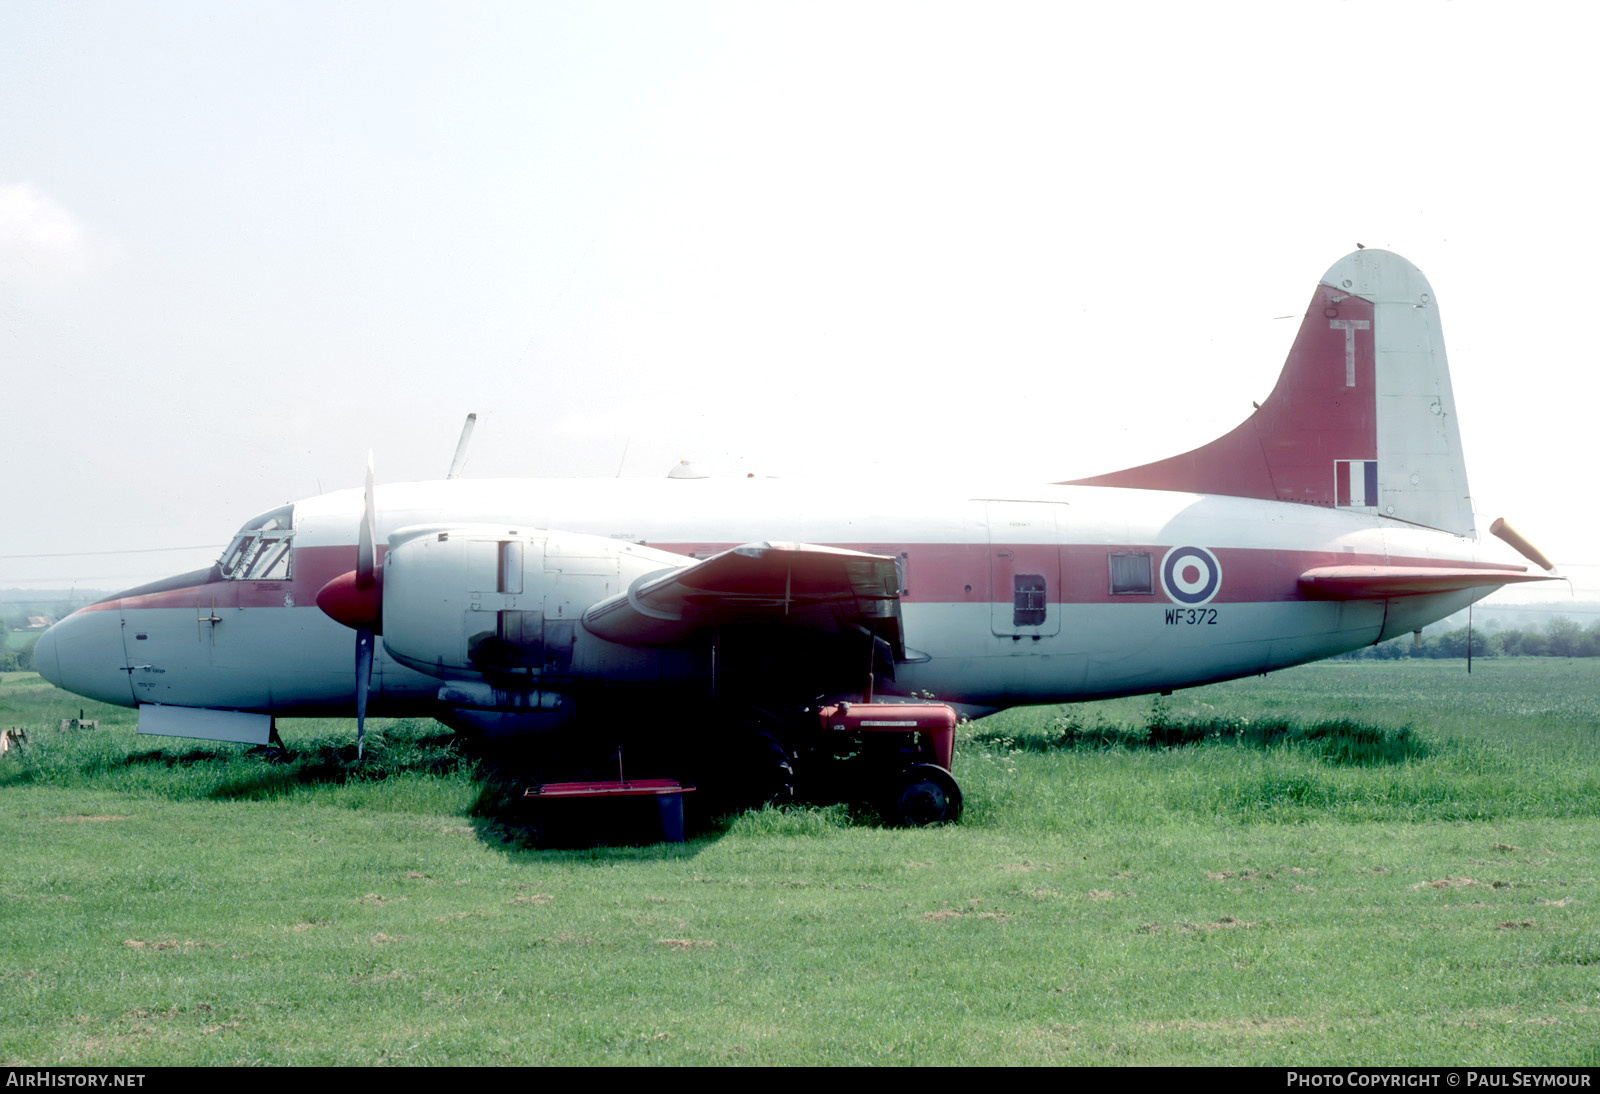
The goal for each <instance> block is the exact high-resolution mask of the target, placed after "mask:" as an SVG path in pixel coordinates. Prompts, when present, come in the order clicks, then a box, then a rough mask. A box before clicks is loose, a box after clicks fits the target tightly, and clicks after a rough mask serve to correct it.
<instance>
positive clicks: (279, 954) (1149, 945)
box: [0, 659, 1600, 1066]
mask: <svg viewBox="0 0 1600 1094" xmlns="http://www.w3.org/2000/svg"><path fill="white" fill-rule="evenodd" d="M80 706H88V704H84V703H82V702H81V701H80V700H78V699H76V698H74V697H71V696H66V695H63V694H62V693H60V692H56V691H55V690H54V689H51V688H49V687H48V686H47V685H44V684H43V683H41V682H39V681H38V678H37V677H34V676H32V675H31V674H6V676H5V678H3V679H0V727H7V726H12V725H22V726H26V728H27V729H28V732H29V737H30V740H29V745H28V746H27V749H26V751H24V752H22V753H20V754H13V755H9V756H6V757H4V758H0V795H3V800H4V805H5V808H4V809H0V837H3V838H4V846H5V847H6V848H7V849H8V854H7V856H6V857H5V859H4V860H3V861H0V908H4V910H5V913H6V916H5V922H6V927H7V932H6V941H5V944H4V962H3V964H0V1062H3V1063H8V1064H27V1065H38V1064H85V1065H87V1064H236V1063H300V1064H330V1063H331V1064H339V1063H357V1064H359V1063H379V1062H393V1063H413V1064H441V1063H487V1064H495V1063H547V1062H548V1063H569V1064H591V1063H647V1064H658V1063H756V1064H792V1063H919V1064H952V1063H1070V1064H1104V1063H1131V1064H1193V1063H1227V1064H1235V1063H1242V1064H1252V1063H1253V1064H1290V1063H1295V1064H1329V1065H1333V1064H1341V1065H1342V1064H1478V1065H1489V1064H1502V1065H1511V1064H1569V1065H1573V1064H1584V1065H1590V1066H1593V1065H1596V1064H1600V1052H1597V1049H1596V1046H1597V1045H1600V895H1597V894H1600V886H1597V884H1596V875H1597V872H1600V867H1597V866H1596V863H1597V862H1600V822H1597V821H1596V820H1595V817H1594V812H1595V805H1594V803H1595V802H1596V801H1597V800H1600V798H1597V796H1596V791H1597V790H1600V749H1597V747H1596V745H1597V744H1600V739H1597V738H1600V665H1597V664H1596V663H1595V662H1593V661H1587V662H1585V661H1572V662H1555V661H1548V660H1545V659H1528V660H1504V661H1495V662H1480V663H1476V664H1475V665H1474V672H1473V674H1472V676H1471V677H1468V676H1467V675H1466V673H1465V672H1464V670H1463V668H1462V666H1461V664H1460V663H1459V662H1454V663H1452V662H1428V663H1426V664H1420V663H1409V662H1407V663H1399V664H1394V663H1384V662H1338V663H1327V664H1323V665H1316V666H1308V667H1306V668H1303V669H1298V670H1294V671H1292V672H1287V673H1281V674H1276V675H1274V676H1272V677H1269V678H1265V679H1254V680H1246V681H1236V682H1234V683H1230V684H1224V685H1216V686H1214V687H1209V688H1202V689H1196V690H1194V691H1189V692H1180V693H1178V694H1177V695H1175V696H1173V697H1171V698H1169V699H1165V700H1162V701H1160V702H1159V703H1153V702H1152V701H1151V700H1149V699H1139V700H1133V699H1130V700H1118V701H1115V702H1110V703H1101V704H1084V705H1079V706H1075V707H1065V708H1063V707H1053V708H1034V709H1029V710H1019V711H1014V712H1009V713H1007V714H1004V715H999V716H996V717H995V718H991V719H987V720H985V721H983V722H980V723H976V724H974V725H972V726H969V727H966V728H965V729H963V731H962V734H961V739H960V742H959V755H958V758H957V761H956V769H957V774H958V776H959V777H960V778H961V781H962V785H963V787H964V789H965V791H966V798H967V813H966V816H965V818H964V820H963V822H962V824H960V825H958V826H953V827H947V828H939V829H929V830H916V831H903V830H893V829H884V828H879V827H876V826H874V825H871V824H869V823H864V822H863V821H862V820H861V819H860V818H859V817H858V816H856V815H854V814H852V812H851V811H850V810H849V809H847V808H845V807H843V806H827V807H807V808H793V809H789V810H787V811H775V810H764V811H761V812H753V813H747V814H744V815H741V816H738V817H735V818H730V819H728V820H726V821H724V822H722V823H721V824H720V825H718V826H717V827H716V828H715V829H714V830H713V831H712V832H710V833H709V834H707V835H704V836H702V837H701V838H698V839H694V840H691V841H690V842H688V843H686V844H682V845H660V846H646V847H619V848H595V849H589V850H567V851H549V850H544V851H541V850H536V849H532V848H530V847H529V846H527V844H526V841H525V840H523V839H522V838H520V834H519V832H518V830H517V829H516V828H515V827H513V826H512V825H510V824H509V823H508V820H509V818H508V817H507V816H505V815H504V813H503V812H502V810H501V807H500V803H501V802H503V801H504V800H505V798H506V797H507V793H506V787H505V785H504V784H503V783H502V782H501V781H500V780H498V779H497V778H496V776H495V775H494V774H493V773H492V772H489V771H487V770H486V769H485V768H484V767H483V766H482V765H481V764H478V763H475V762H474V761H472V760H471V759H470V758H468V757H465V756H463V755H461V753H460V752H459V750H457V749H456V748H455V746H454V744H453V742H452V741H451V740H450V739H449V737H448V736H447V735H445V734H443V733H442V732H441V731H439V730H438V729H437V727H435V726H433V725H432V724H431V723H425V722H398V723H389V724H388V725H387V726H386V727H383V728H381V729H380V730H379V731H378V732H376V733H373V734H371V738H372V743H373V747H372V748H371V749H370V750H369V762H367V763H364V764H361V765H359V766H358V765H356V764H355V762H354V759H353V748H352V743H351V739H350V738H351V734H350V728H349V724H348V723H344V722H337V721H329V722H307V723H287V724H285V726H284V735H285V738H286V739H287V741H288V743H289V745H290V746H291V758H290V760H289V761H288V762H286V763H271V762H268V761H265V760H262V759H260V758H256V757H251V756H248V755H246V750H244V749H243V748H241V747H236V746H228V745H211V744H207V743H205V742H189V741H169V740H167V739H165V738H138V737H136V736H134V735H133V733H132V730H131V726H132V717H131V712H128V711H121V710H117V709H115V708H91V709H89V710H88V711H87V716H88V717H91V718H93V717H99V718H101V719H102V722H101V725H102V728H101V729H100V730H99V731H96V732H87V733H80V734H67V735H63V734H60V733H59V732H58V731H57V730H56V729H55V728H54V726H55V723H56V721H57V720H58V719H59V718H62V717H71V716H75V715H76V714H77V712H78V708H79V707H80Z"/></svg>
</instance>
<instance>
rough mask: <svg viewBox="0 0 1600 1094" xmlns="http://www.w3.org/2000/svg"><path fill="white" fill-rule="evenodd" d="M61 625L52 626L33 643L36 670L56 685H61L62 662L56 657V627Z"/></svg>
mask: <svg viewBox="0 0 1600 1094" xmlns="http://www.w3.org/2000/svg"><path fill="white" fill-rule="evenodd" d="M59 626H61V624H60V623H57V624H55V625H54V626H52V627H51V628H50V629H49V630H47V631H45V632H44V633H43V634H41V635H40V636H39V640H38V641H37V642H35V643H34V644H33V669H34V671H35V672H37V673H38V674H39V675H40V676H43V677H44V678H45V679H46V680H48V681H50V682H51V683H52V684H54V685H55V686H56V687H60V686H61V662H60V661H59V660H58V659H57V657H56V627H59Z"/></svg>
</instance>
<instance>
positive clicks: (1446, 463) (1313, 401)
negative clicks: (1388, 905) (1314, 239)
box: [1072, 250, 1474, 536]
mask: <svg viewBox="0 0 1600 1094" xmlns="http://www.w3.org/2000/svg"><path fill="white" fill-rule="evenodd" d="M1072 484H1073V485H1080V486H1124V487H1133V488H1138V489H1145V490H1181V491H1189V492H1193V493H1198V494H1225V495H1229V496H1232V497H1244V498H1263V499H1266V500H1269V501H1289V502H1297V503H1300V504H1304V505H1320V506H1325V507H1329V508H1342V509H1355V510H1359V511H1365V512H1371V513H1376V514H1380V515H1382V516H1387V517H1393V518H1395V519H1397V520H1403V521H1407V522H1409V523H1412V524H1420V525H1424V526H1426V527H1429V528H1437V529H1440V530H1442V531H1446V532H1452V533H1454V534H1456V535H1463V536H1470V535H1473V534H1474V526H1473V517H1472V504H1471V500H1470V498H1469V496H1468V491H1467V476H1466V467H1465V464H1464V462H1463V460H1462V455H1461V437H1460V432H1459V430H1458V429H1457V427H1456V418H1455V399H1454V397H1453V395H1452V394H1451V391H1450V370H1449V365H1448V362H1447V360H1446V357H1445V350H1444V336H1443V332H1442V328H1441V327H1440V323H1439V309H1438V303H1437V301H1436V300H1435V298H1434V294H1433V289H1432V287H1431V286H1429V284H1428V280H1427V278H1425V277H1423V275H1422V272H1421V271H1420V270H1418V269H1417V268H1416V267H1415V266H1413V265H1412V264H1411V263H1409V262H1407V261H1406V260H1405V259H1403V258H1401V257H1400V256H1399V255H1396V254H1391V253H1390V252H1388V251H1379V250H1360V251H1356V252H1354V253H1352V254H1348V255H1346V256H1345V257H1344V258H1342V259H1340V260H1339V261H1338V262H1336V263H1334V264H1333V267H1332V268H1331V269H1329V270H1328V272H1327V273H1326V274H1324V275H1323V277H1322V280H1321V282H1320V283H1319V284H1318V285H1317V289H1316V292H1315V293H1314V294H1313V295H1312V298H1311V304H1310V306H1309V307H1308V308H1307V309H1306V315H1305V319H1304V320H1303V321H1302V322H1301V324H1300V331H1299V333H1298V334H1297V335H1296V337H1295V341H1294V345H1293V346H1292V347H1291V348H1290V350H1289V356H1288V358H1287V360H1286V361H1285V362H1284V366H1283V371H1282V372H1281V373H1280V374H1279V376H1278V382H1277V385H1276V386H1275V387H1274V388H1273V389H1272V394H1271V395H1269V396H1267V400H1266V402H1264V403H1262V404H1261V405H1260V407H1259V408H1257V410H1256V412H1255V413H1254V414H1252V415H1251V416H1250V417H1249V418H1248V419H1246V420H1245V421H1244V422H1243V423H1242V424H1240V425H1239V426H1238V427H1237V428H1235V429H1233V430H1232V431H1230V432H1228V433H1226V434H1224V435H1223V436H1221V437H1219V438H1217V439H1216V440H1214V441H1212V442H1210V443H1209V444H1205V445H1202V446H1200V447H1199V448H1196V449H1193V450H1191V451H1189V452H1185V453H1183V454H1181V455H1178V456H1172V457H1169V458H1168V459H1164V460H1158V461H1156V462H1155V463H1148V464H1143V465H1141V466H1139V467H1132V468H1128V469H1126V470H1123V471H1115V472H1112V473H1110V474H1107V475H1097V476H1094V477H1092V478H1086V479H1075V480H1072Z"/></svg>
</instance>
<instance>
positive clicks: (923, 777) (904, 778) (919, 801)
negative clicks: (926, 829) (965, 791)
mask: <svg viewBox="0 0 1600 1094" xmlns="http://www.w3.org/2000/svg"><path fill="white" fill-rule="evenodd" d="M894 785H895V790H894V793H893V795H892V796H891V797H890V799H889V808H888V810H887V815H888V819H889V820H891V821H893V822H894V823H896V824H904V825H915V826H919V827H920V826H923V825H929V824H954V823H955V822H956V821H958V820H960V819H961V786H960V785H959V784H958V783H957V782H956V780H955V776H954V775H952V774H950V772H948V771H946V770H945V769H944V768H942V767H940V766H939V765H938V764H912V765H911V766H910V767H908V768H906V769H905V770H904V771H902V772H900V775H899V776H898V778H897V779H896V781H895V784H894Z"/></svg>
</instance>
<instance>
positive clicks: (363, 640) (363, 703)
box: [356, 627, 372, 760]
mask: <svg viewBox="0 0 1600 1094" xmlns="http://www.w3.org/2000/svg"><path fill="white" fill-rule="evenodd" d="M371 687H372V631H371V630H369V629H368V628H366V627H362V628H361V629H360V630H358V631H356V759H358V760H359V759H361V753H362V749H363V747H364V745H365V741H366V735H367V692H368V691H369V690H370V689H371Z"/></svg>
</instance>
